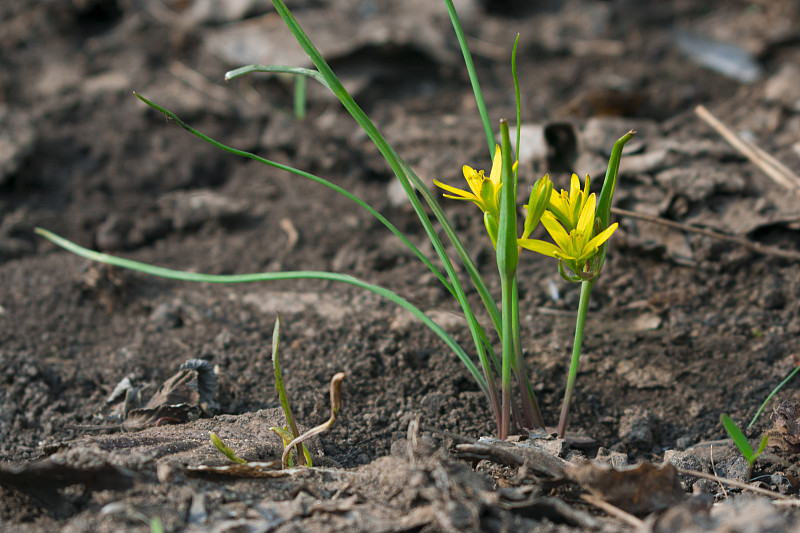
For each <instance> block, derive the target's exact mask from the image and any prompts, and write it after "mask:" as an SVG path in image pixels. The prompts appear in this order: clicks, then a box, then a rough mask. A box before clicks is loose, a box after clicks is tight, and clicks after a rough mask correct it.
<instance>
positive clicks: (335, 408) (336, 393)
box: [281, 372, 345, 468]
mask: <svg viewBox="0 0 800 533" xmlns="http://www.w3.org/2000/svg"><path fill="white" fill-rule="evenodd" d="M344 377H345V373H344V372H338V373H336V374H335V375H334V376H333V377H332V378H331V417H330V418H329V419H328V420H327V421H326V422H325V423H323V424H320V425H318V426H317V427H313V428H311V429H309V430H308V431H306V432H305V433H303V434H302V435H300V436H299V437H297V438H296V439H294V440H293V441H292V442H290V443H289V444H287V445H286V447H285V448H284V449H283V456H282V457H281V463H282V464H283V468H286V467H287V466H289V454H291V453H292V448H294V447H295V446H297V453H298V454H300V453H302V450H301V448H300V447H299V445H300V443H302V442H304V441H306V440H308V439H309V438H311V437H313V436H314V435H318V434H320V433H322V432H323V431H325V430H326V429H328V428H329V427H331V426H332V425H333V422H334V421H335V420H336V415H337V414H339V408H341V407H342V381H343V380H344Z"/></svg>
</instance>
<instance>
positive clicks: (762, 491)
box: [675, 467, 795, 501]
mask: <svg viewBox="0 0 800 533" xmlns="http://www.w3.org/2000/svg"><path fill="white" fill-rule="evenodd" d="M675 469H676V470H677V471H678V473H680V474H685V475H687V476H694V477H699V478H702V479H710V480H711V481H716V482H718V483H725V484H726V485H730V486H731V487H736V488H739V489H742V490H750V491H753V492H756V493H758V494H763V495H764V496H769V497H770V498H775V499H777V500H790V501H794V500H795V499H794V498H792V497H791V496H787V495H785V494H781V493H779V492H775V491H771V490H767V489H762V488H761V487H754V486H752V485H748V484H747V483H742V482H741V481H736V480H735V479H728V478H724V477H719V476H715V475H713V474H706V473H705V472H698V471H697V470H687V469H686V468H678V467H675Z"/></svg>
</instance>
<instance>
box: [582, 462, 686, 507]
mask: <svg viewBox="0 0 800 533" xmlns="http://www.w3.org/2000/svg"><path fill="white" fill-rule="evenodd" d="M568 475H569V476H570V477H571V478H572V479H573V481H575V482H577V483H578V484H579V485H581V486H582V487H583V488H584V489H586V490H587V491H589V492H591V493H592V494H594V495H595V496H598V497H599V498H602V499H603V500H605V501H607V502H608V503H611V504H613V505H616V506H617V507H619V508H620V509H624V510H625V511H628V512H629V513H632V514H635V515H645V514H648V513H652V512H654V511H660V510H663V509H668V508H670V507H673V506H675V505H678V504H679V503H681V502H683V501H684V500H685V499H686V494H685V493H684V492H683V489H682V488H681V483H680V480H679V479H678V471H677V470H675V467H674V466H672V465H671V464H669V463H666V464H664V465H661V466H656V465H653V464H651V463H641V464H639V465H636V466H633V467H630V468H625V469H624V470H616V469H614V468H612V467H610V466H605V465H598V464H596V463H589V462H587V463H585V464H583V465H580V466H577V467H575V468H574V469H571V470H569V471H568Z"/></svg>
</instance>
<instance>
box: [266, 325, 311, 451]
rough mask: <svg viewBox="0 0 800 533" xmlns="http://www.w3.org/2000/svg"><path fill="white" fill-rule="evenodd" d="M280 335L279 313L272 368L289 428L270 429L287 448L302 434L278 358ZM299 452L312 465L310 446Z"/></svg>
mask: <svg viewBox="0 0 800 533" xmlns="http://www.w3.org/2000/svg"><path fill="white" fill-rule="evenodd" d="M280 336H281V317H280V315H278V318H276V319H275V328H274V329H273V330H272V368H273V370H274V371H275V389H277V391H278V398H279V399H280V402H281V407H282V408H283V413H284V415H285V416H286V425H287V426H289V427H288V429H287V428H278V427H271V428H269V429H270V430H272V431H274V432H275V433H277V434H278V435H280V437H281V440H283V444H284V447H285V448H288V446H287V445H288V444H289V443H290V442H292V441H293V440H295V439H297V437H299V436H300V431H299V430H298V429H297V424H296V423H295V421H294V415H293V414H292V408H291V406H290V405H289V397H288V396H287V395H286V388H285V387H284V386H283V376H282V375H281V363H280V360H279V359H278V347H279V346H280ZM297 454H298V457H299V458H300V461H302V462H303V463H304V464H305V465H306V466H309V467H311V466H312V464H311V454H310V453H308V448H306V447H305V445H304V444H301V445H300V446H299V447H298V448H297ZM289 463H290V464H289V467H291V466H293V465H292V464H291V463H292V460H291V456H290V457H289Z"/></svg>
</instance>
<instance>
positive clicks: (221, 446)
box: [211, 431, 247, 465]
mask: <svg viewBox="0 0 800 533" xmlns="http://www.w3.org/2000/svg"><path fill="white" fill-rule="evenodd" d="M211 443H212V444H213V445H214V447H215V448H217V449H218V450H219V451H220V453H222V455H224V456H225V457H227V458H228V459H230V460H231V461H233V462H234V463H238V464H241V465H243V464H245V463H247V461H245V460H244V459H242V458H241V457H239V456H237V455H236V453H235V452H234V451H233V450H231V449H230V448H228V447H227V446H226V445H225V443H224V442H222V439H221V438H219V436H218V435H217V434H216V433H214V432H213V431H212V432H211Z"/></svg>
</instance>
